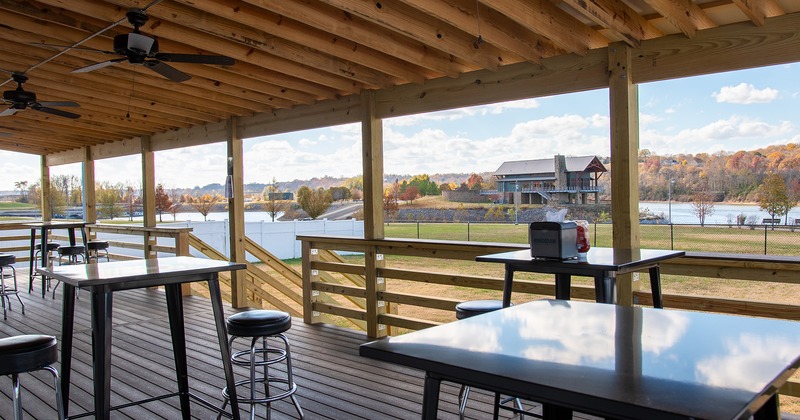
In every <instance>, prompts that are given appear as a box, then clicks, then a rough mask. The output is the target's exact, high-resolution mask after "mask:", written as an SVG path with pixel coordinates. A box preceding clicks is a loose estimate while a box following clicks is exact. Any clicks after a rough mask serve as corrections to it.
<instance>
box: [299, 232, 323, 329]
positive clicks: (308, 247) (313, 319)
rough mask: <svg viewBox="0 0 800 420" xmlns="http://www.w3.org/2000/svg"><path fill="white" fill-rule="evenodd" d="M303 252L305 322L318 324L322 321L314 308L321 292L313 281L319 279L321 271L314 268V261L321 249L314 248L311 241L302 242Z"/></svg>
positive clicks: (316, 259) (317, 258) (317, 259)
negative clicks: (313, 284)
mask: <svg viewBox="0 0 800 420" xmlns="http://www.w3.org/2000/svg"><path fill="white" fill-rule="evenodd" d="M301 247H302V254H303V322H304V323H306V324H316V323H319V322H320V313H319V312H318V311H315V310H314V302H316V301H317V300H318V299H319V298H318V297H319V292H318V291H316V290H314V289H313V286H312V283H313V282H317V281H319V271H318V270H317V269H312V268H311V265H312V262H313V261H319V250H318V249H316V248H313V244H312V243H311V242H309V241H303V242H302V246H301Z"/></svg>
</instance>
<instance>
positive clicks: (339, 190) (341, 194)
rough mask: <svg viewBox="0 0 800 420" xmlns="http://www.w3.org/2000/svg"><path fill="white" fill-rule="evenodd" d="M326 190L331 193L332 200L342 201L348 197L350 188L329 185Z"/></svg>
mask: <svg viewBox="0 0 800 420" xmlns="http://www.w3.org/2000/svg"><path fill="white" fill-rule="evenodd" d="M328 192H330V193H331V198H332V199H333V201H343V200H347V199H349V198H350V188H347V187H330V188H328Z"/></svg>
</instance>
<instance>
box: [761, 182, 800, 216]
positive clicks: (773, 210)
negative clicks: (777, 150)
mask: <svg viewBox="0 0 800 420" xmlns="http://www.w3.org/2000/svg"><path fill="white" fill-rule="evenodd" d="M758 205H759V207H761V209H762V210H764V211H766V212H767V213H769V214H770V217H772V218H773V219H775V218H776V217H775V216H778V217H777V218H780V216H783V215H785V214H788V213H789V210H791V209H792V207H794V206H795V205H797V200H796V199H794V200H793V199H791V198H790V195H789V193H788V191H787V190H786V183H785V182H784V181H783V178H782V177H781V176H780V175H778V174H776V173H771V174H769V175H767V177H766V178H765V179H764V183H763V184H761V186H760V187H759V190H758Z"/></svg>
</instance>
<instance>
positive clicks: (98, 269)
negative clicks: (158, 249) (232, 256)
mask: <svg viewBox="0 0 800 420" xmlns="http://www.w3.org/2000/svg"><path fill="white" fill-rule="evenodd" d="M245 267H246V265H245V264H239V263H231V262H228V261H218V260H210V259H204V258H195V257H167V258H151V259H142V260H134V261H120V262H106V263H98V264H76V265H65V266H56V267H53V268H52V269H43V268H39V269H37V271H38V272H39V273H42V274H44V275H46V276H47V277H51V278H54V279H56V280H61V281H63V282H64V283H66V284H69V285H71V286H75V287H79V288H82V287H93V286H104V285H108V286H109V287H110V288H111V290H123V289H133V288H139V287H150V286H158V285H164V284H173V283H186V282H190V281H199V280H206V279H207V278H208V276H209V275H212V274H213V273H219V272H220V271H230V270H241V269H243V268H245Z"/></svg>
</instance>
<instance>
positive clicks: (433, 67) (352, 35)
mask: <svg viewBox="0 0 800 420" xmlns="http://www.w3.org/2000/svg"><path fill="white" fill-rule="evenodd" d="M244 1H246V2H247V3H249V4H251V5H253V6H256V7H260V8H262V9H265V10H269V11H271V12H273V13H277V14H279V15H281V16H286V17H288V18H290V19H294V20H296V21H300V22H305V23H306V24H308V25H309V26H311V27H314V28H317V29H319V30H321V31H325V32H327V33H328V34H331V35H330V39H329V42H330V43H337V42H340V38H344V39H348V40H350V41H352V42H355V43H357V44H360V45H364V46H366V47H369V48H372V49H374V50H379V51H383V52H384V53H386V54H388V55H390V56H392V57H397V58H398V59H400V60H403V61H406V62H408V63H415V64H416V65H418V66H420V67H422V68H424V69H428V70H429V72H423V73H422V74H423V75H424V76H425V77H426V78H434V77H436V74H442V75H446V76H449V77H456V76H458V74H459V73H462V72H464V71H467V70H470V69H474V67H470V68H467V67H466V66H464V65H462V64H460V63H458V62H457V61H454V60H453V59H452V57H451V56H450V55H449V54H446V53H443V52H441V51H439V50H435V49H431V48H428V47H426V46H425V45H424V44H422V43H420V42H418V41H416V40H413V39H411V38H406V37H403V36H400V35H398V34H397V33H396V32H394V31H391V30H389V29H386V28H384V27H382V26H376V25H374V24H372V23H370V22H368V21H366V20H364V19H361V18H359V17H357V16H353V15H351V14H349V13H346V12H343V11H341V10H339V9H336V8H334V7H331V6H328V5H326V4H322V3H318V2H287V1H285V0H244Z"/></svg>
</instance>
